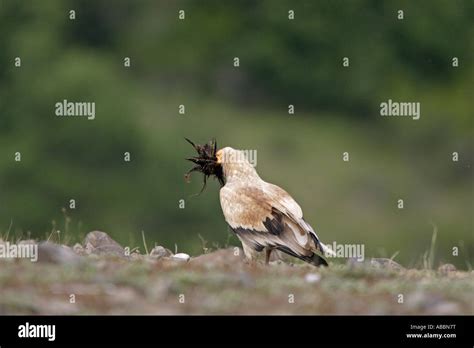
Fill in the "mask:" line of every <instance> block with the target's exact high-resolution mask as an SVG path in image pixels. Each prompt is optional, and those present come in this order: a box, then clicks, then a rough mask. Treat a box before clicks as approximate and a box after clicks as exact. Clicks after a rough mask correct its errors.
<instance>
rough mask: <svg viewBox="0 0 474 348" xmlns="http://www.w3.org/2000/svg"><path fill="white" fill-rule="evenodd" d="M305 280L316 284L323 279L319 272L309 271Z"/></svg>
mask: <svg viewBox="0 0 474 348" xmlns="http://www.w3.org/2000/svg"><path fill="white" fill-rule="evenodd" d="M304 280H305V281H306V282H307V283H310V284H314V283H317V282H319V281H320V280H321V276H320V275H319V274H317V273H308V274H306V275H305V276H304Z"/></svg>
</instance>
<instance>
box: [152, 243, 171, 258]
mask: <svg viewBox="0 0 474 348" xmlns="http://www.w3.org/2000/svg"><path fill="white" fill-rule="evenodd" d="M171 256H173V253H172V252H171V250H169V249H166V248H164V247H162V246H161V245H157V246H156V247H154V248H153V249H152V250H151V251H150V257H153V258H155V259H161V258H162V257H171Z"/></svg>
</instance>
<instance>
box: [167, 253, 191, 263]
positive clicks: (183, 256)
mask: <svg viewBox="0 0 474 348" xmlns="http://www.w3.org/2000/svg"><path fill="white" fill-rule="evenodd" d="M190 258H191V256H189V255H188V254H185V253H178V254H175V255H173V256H172V259H174V260H180V261H186V262H187V261H189V259H190Z"/></svg>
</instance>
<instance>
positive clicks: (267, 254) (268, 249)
mask: <svg viewBox="0 0 474 348" xmlns="http://www.w3.org/2000/svg"><path fill="white" fill-rule="evenodd" d="M271 253H272V249H270V248H266V249H265V264H266V265H268V263H269V262H270V254H271Z"/></svg>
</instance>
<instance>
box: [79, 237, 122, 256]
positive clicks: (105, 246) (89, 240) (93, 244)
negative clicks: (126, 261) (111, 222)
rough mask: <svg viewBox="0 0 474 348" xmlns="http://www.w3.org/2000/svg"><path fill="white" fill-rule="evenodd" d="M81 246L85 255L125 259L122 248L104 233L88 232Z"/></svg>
mask: <svg viewBox="0 0 474 348" xmlns="http://www.w3.org/2000/svg"><path fill="white" fill-rule="evenodd" d="M82 245H83V246H84V248H85V251H86V253H87V254H95V255H107V256H120V257H126V256H125V250H124V248H123V247H122V246H121V245H120V244H119V243H117V242H116V241H115V240H113V239H112V238H110V236H109V235H108V234H107V233H105V232H101V231H92V232H89V233H88V234H87V236H86V238H84V241H83V242H82Z"/></svg>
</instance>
